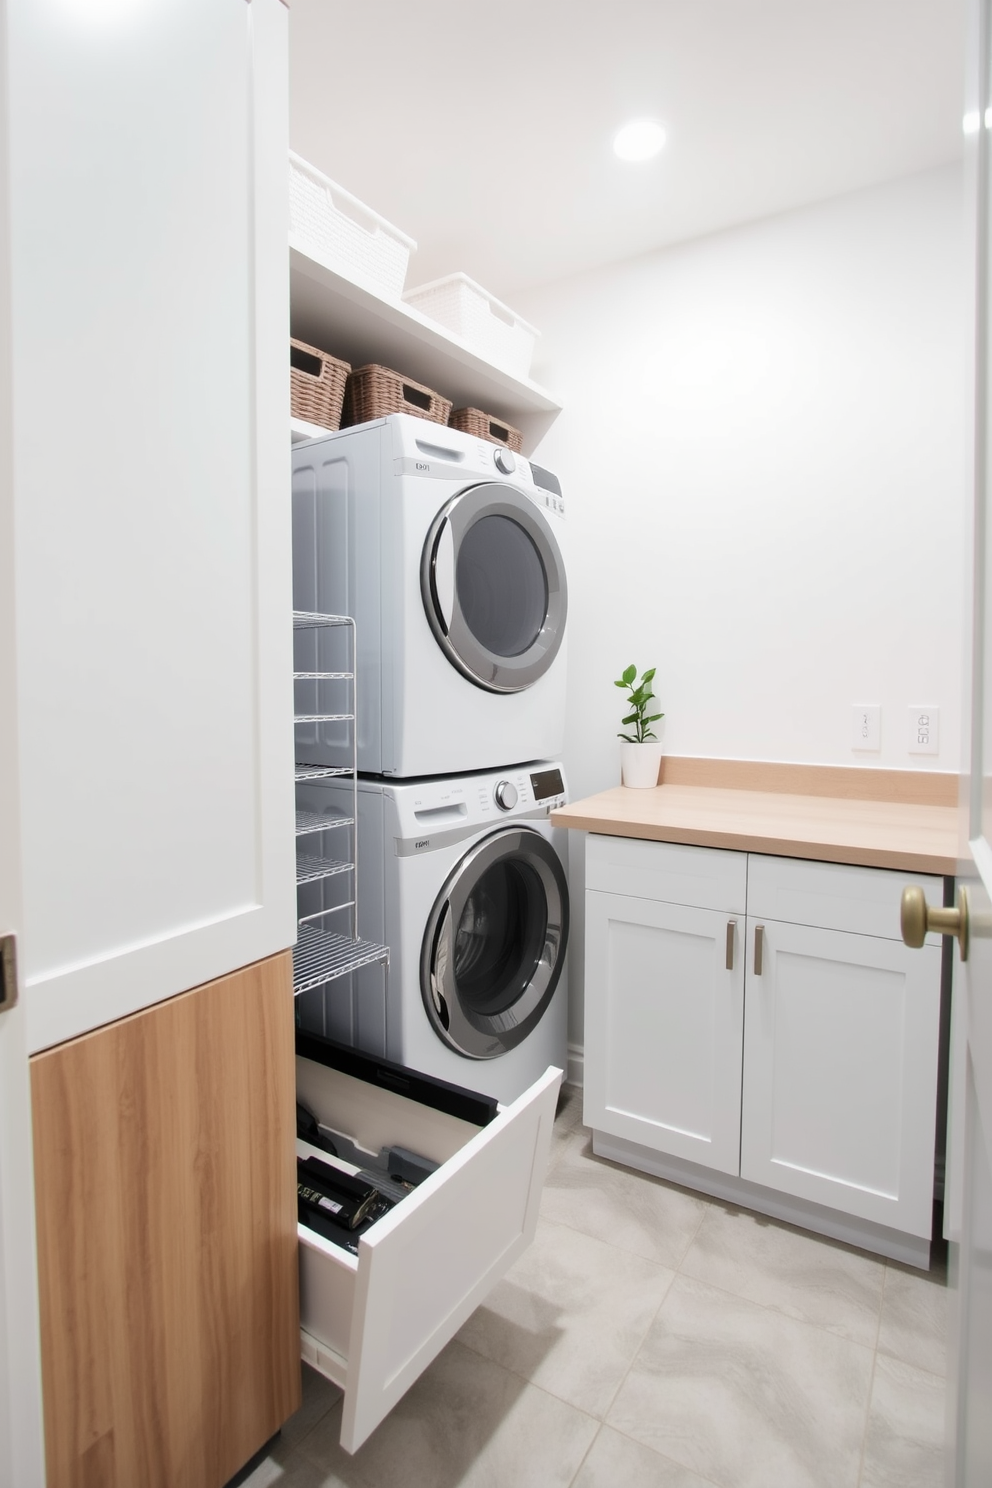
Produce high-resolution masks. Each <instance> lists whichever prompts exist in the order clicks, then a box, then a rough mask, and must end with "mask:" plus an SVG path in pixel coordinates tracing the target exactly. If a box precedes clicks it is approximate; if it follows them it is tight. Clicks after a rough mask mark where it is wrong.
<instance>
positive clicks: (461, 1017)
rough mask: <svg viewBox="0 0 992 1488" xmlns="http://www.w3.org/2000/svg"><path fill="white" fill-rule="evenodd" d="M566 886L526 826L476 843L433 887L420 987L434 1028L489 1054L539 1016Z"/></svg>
mask: <svg viewBox="0 0 992 1488" xmlns="http://www.w3.org/2000/svg"><path fill="white" fill-rule="evenodd" d="M567 940H568V887H567V884H566V882H565V874H564V872H563V870H562V866H561V861H560V859H559V857H558V854H557V853H556V852H555V850H554V848H553V847H552V846H551V844H550V842H549V841H548V839H547V838H546V837H543V836H542V835H541V833H540V832H535V831H534V830H533V828H531V827H505V828H502V829H501V830H500V831H498V832H495V833H494V834H493V835H492V836H491V837H485V838H483V839H482V841H481V842H478V843H476V844H475V846H474V847H472V848H471V849H470V850H469V851H468V852H467V853H466V854H465V856H464V857H463V858H462V859H461V861H460V862H459V863H458V865H457V867H456V868H455V869H454V871H453V872H452V873H451V875H450V876H449V878H448V880H447V882H446V883H445V885H444V888H443V889H442V890H441V893H440V894H439V895H438V897H437V899H436V901H435V903H434V908H433V910H432V911H431V917H430V919H429V921H428V924H427V929H426V932H425V934H424V943H423V951H422V954H421V975H420V990H421V994H422V996H423V1000H424V1007H425V1008H426V1009H427V1016H428V1018H429V1019H430V1021H431V1025H432V1027H433V1028H434V1031H435V1033H436V1034H437V1036H438V1038H440V1039H441V1040H442V1042H443V1043H445V1044H447V1045H448V1047H449V1048H451V1049H454V1050H455V1052H456V1053H458V1054H464V1055H466V1056H467V1057H468V1058H469V1059H495V1058H497V1057H498V1056H499V1055H500V1054H505V1053H506V1052H507V1050H509V1049H513V1048H514V1047H515V1046H516V1045H517V1044H519V1043H521V1042H522V1041H523V1040H524V1039H525V1038H526V1037H527V1035H528V1034H529V1033H531V1032H532V1030H533V1029H534V1028H535V1027H536V1026H537V1024H538V1022H539V1021H540V1019H541V1017H542V1016H543V1014H544V1012H545V1010H546V1009H547V1006H548V1004H549V1003H550V1001H551V998H552V996H553V995H554V991H555V988H556V986H557V985H558V979H559V977H560V976H561V970H562V962H563V958H564V955H565V945H566V942H567Z"/></svg>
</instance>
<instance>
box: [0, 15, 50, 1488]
mask: <svg viewBox="0 0 992 1488" xmlns="http://www.w3.org/2000/svg"><path fill="white" fill-rule="evenodd" d="M7 138H8V133H7V8H6V4H5V0H0V140H4V141H6V140H7ZM8 206H9V193H8V157H7V153H6V149H5V148H4V149H3V150H0V937H3V938H4V940H3V945H5V947H6V949H7V952H8V954H7V955H6V956H4V955H3V949H2V948H0V964H2V973H0V976H2V982H0V1008H2V1011H0V1485H3V1488H7V1485H8V1484H10V1485H15V1484H16V1485H17V1488H22V1485H23V1488H41V1484H42V1483H43V1482H44V1456H43V1447H42V1426H41V1362H40V1351H39V1346H38V1284H37V1270H36V1265H35V1238H34V1191H33V1186H32V1173H31V1102H30V1092H29V1086H28V1053H27V1037H26V1031H25V1026H24V1025H25V1016H24V1005H23V1003H22V1002H21V1001H20V1000H19V987H18V981H17V975H16V967H15V964H14V962H15V959H16V957H15V956H12V955H11V954H10V951H11V949H12V947H13V945H14V944H15V943H16V940H15V938H16V937H17V936H18V935H19V933H20V930H21V863H20V831H19V802H18V787H19V781H20V774H19V770H18V750H17V712H16V706H15V703H16V697H17V690H16V671H15V667H16V658H15V650H14V562H13V546H14V545H13V519H14V502H13V484H12V472H11V462H10V426H11V376H10V366H11V357H10V259H9V251H8V245H9V237H8Z"/></svg>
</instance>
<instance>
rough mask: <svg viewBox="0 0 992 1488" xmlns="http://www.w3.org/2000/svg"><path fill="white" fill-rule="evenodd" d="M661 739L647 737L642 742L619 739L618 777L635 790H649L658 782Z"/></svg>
mask: <svg viewBox="0 0 992 1488" xmlns="http://www.w3.org/2000/svg"><path fill="white" fill-rule="evenodd" d="M661 752H662V750H661V740H660V739H647V740H646V741H645V742H644V743H643V744H628V743H626V742H625V741H624V740H623V739H621V741H620V779H621V780H622V782H623V784H624V785H629V786H633V787H634V789H635V790H650V789H651V787H652V786H655V785H657V784H658V771H659V770H660V768H661Z"/></svg>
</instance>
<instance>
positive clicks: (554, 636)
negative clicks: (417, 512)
mask: <svg viewBox="0 0 992 1488" xmlns="http://www.w3.org/2000/svg"><path fill="white" fill-rule="evenodd" d="M497 493H498V494H497ZM480 501H481V502H482V504H481V505H480V504H479V503H480ZM484 516H501V517H506V518H507V519H508V520H509V521H511V522H515V523H516V524H517V525H518V526H519V527H521V528H522V529H523V531H524V532H525V533H526V534H527V536H528V537H529V538H530V540H531V542H532V543H533V544H534V547H535V549H536V550H537V554H538V557H539V558H540V561H541V564H542V567H543V569H544V574H545V579H546V582H547V586H548V600H547V609H546V612H545V616H544V623H543V624H542V626H541V629H540V631H539V632H538V634H537V636H536V638H535V640H534V641H533V643H532V644H531V645H530V646H529V647H528V648H527V650H526V651H524V652H522V653H521V654H520V655H519V656H499V655H497V654H496V653H494V652H492V651H490V650H488V649H487V647H485V646H483V645H482V644H481V642H479V641H478V640H477V639H476V637H475V636H474V634H473V633H472V631H471V629H470V628H469V626H468V623H467V621H466V619H465V616H464V614H463V613H462V608H461V605H460V603H459V600H458V587H457V584H454V585H453V594H452V611H451V616H450V618H446V617H445V616H444V614H443V613H442V608H441V602H440V598H439V595H438V589H437V556H438V548H439V545H440V541H441V538H442V536H443V534H444V530H445V528H446V527H448V526H450V529H451V534H452V544H453V548H454V553H455V571H456V572H457V553H458V546H459V543H460V542H461V539H462V538H463V537H464V536H465V534H466V533H467V532H468V531H469V529H470V528H471V527H472V526H474V524H475V523H476V522H477V521H479V520H480V518H482V517H484ZM420 587H421V594H422V596H423V601H424V609H425V611H426V613H427V619H428V621H429V622H430V627H431V630H432V631H433V632H434V637H435V639H436V640H437V643H438V645H439V646H440V647H441V649H442V651H443V652H444V654H445V656H447V658H448V660H449V661H450V662H451V664H452V665H453V666H455V667H457V669H458V671H460V672H461V673H462V675H463V676H465V677H467V678H468V679H469V681H470V682H474V683H475V685H476V686H477V687H482V688H484V689H485V690H486V691H487V692H499V693H511V692H522V691H523V690H524V689H525V688H527V687H532V686H533V685H534V683H535V682H537V681H539V679H540V678H541V677H543V676H544V674H545V673H546V672H547V671H548V669H549V667H550V666H551V664H552V662H553V661H554V659H555V657H556V656H557V654H558V651H559V649H560V647H561V643H562V640H563V638H564V634H565V620H566V616H567V613H568V586H567V583H566V579H565V567H564V564H563V562H562V558H561V552H560V549H559V547H558V543H557V541H556V540H555V535H554V533H553V532H552V530H551V527H550V526H549V525H548V522H547V520H546V518H545V517H544V516H543V515H542V514H541V512H540V511H539V509H538V508H537V507H536V506H535V504H534V502H533V501H531V500H530V498H529V497H528V496H525V495H524V494H523V493H522V492H520V491H516V490H514V488H513V487H512V486H507V485H502V484H500V483H499V482H487V483H486V484H485V485H481V486H469V487H468V488H467V489H466V490H464V491H460V492H459V493H458V495H457V496H453V497H452V498H451V499H450V501H447V502H446V503H445V505H444V506H443V507H442V508H441V510H440V511H439V512H438V514H437V516H436V517H435V518H434V521H433V522H432V523H431V527H430V531H429V532H428V534H427V540H426V542H425V543H424V550H423V554H422V556H421V562H420Z"/></svg>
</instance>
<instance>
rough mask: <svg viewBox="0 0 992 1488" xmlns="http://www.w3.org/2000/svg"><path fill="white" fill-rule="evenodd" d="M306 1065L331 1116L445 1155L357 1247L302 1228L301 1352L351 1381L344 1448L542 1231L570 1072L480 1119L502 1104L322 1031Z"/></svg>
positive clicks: (377, 1138)
mask: <svg viewBox="0 0 992 1488" xmlns="http://www.w3.org/2000/svg"><path fill="white" fill-rule="evenodd" d="M342 1066H343V1067H342ZM296 1067H297V1098H298V1099H299V1100H300V1101H301V1102H302V1103H303V1104H304V1105H305V1106H306V1107H307V1108H308V1109H309V1110H310V1111H311V1112H312V1113H313V1114H314V1115H315V1116H316V1117H317V1118H318V1120H319V1121H320V1123H321V1124H323V1125H327V1126H329V1127H333V1128H336V1129H338V1130H340V1131H347V1132H349V1133H350V1134H351V1135H352V1136H353V1137H354V1139H355V1141H356V1142H357V1143H358V1144H359V1145H360V1146H361V1147H363V1148H365V1149H366V1150H367V1151H369V1152H378V1151H379V1149H380V1148H381V1147H383V1146H390V1145H392V1144H400V1145H402V1146H403V1147H406V1148H409V1149H411V1150H413V1151H415V1152H418V1153H420V1154H422V1155H423V1156H424V1157H428V1158H430V1159H431V1160H432V1161H434V1162H437V1163H440V1164H441V1166H440V1167H439V1168H438V1169H437V1171H436V1172H434V1173H432V1174H431V1175H430V1177H428V1178H426V1179H425V1180H424V1181H423V1182H422V1183H421V1184H420V1185H419V1187H418V1188H416V1189H415V1190H414V1191H413V1192H412V1193H410V1194H409V1195H408V1196H407V1197H406V1198H405V1199H403V1200H402V1201H401V1202H400V1203H399V1204H397V1205H396V1207H395V1208H394V1209H392V1210H391V1211H390V1212H389V1213H388V1214H387V1215H385V1216H384V1217H383V1218H382V1219H380V1220H379V1221H378V1222H377V1223H375V1224H374V1225H372V1226H371V1228H369V1229H368V1230H366V1231H365V1233H364V1234H362V1235H361V1236H360V1238H359V1240H358V1254H357V1256H356V1255H355V1254H353V1253H352V1252H351V1251H349V1250H348V1249H347V1248H346V1246H345V1245H343V1244H338V1243H336V1242H335V1241H333V1240H327V1239H325V1238H324V1237H323V1236H322V1235H320V1234H317V1233H316V1232H315V1231H314V1230H312V1229H310V1228H308V1227H307V1226H306V1225H304V1224H300V1225H299V1240H300V1324H301V1342H302V1354H303V1358H304V1359H305V1360H306V1361H307V1363H308V1364H311V1365H312V1366H313V1367H314V1368H315V1369H317V1370H319V1371H320V1373H321V1374H324V1375H326V1376H327V1377H328V1378H329V1379H331V1380H333V1381H334V1382H335V1383H336V1384H338V1385H340V1386H341V1387H342V1389H343V1390H344V1415H343V1419H342V1423H341V1445H342V1446H343V1447H344V1449H345V1451H347V1452H355V1451H357V1450H358V1448H359V1447H360V1446H361V1445H362V1443H363V1442H364V1441H365V1439H366V1438H367V1437H368V1436H369V1435H370V1433H371V1432H372V1431H374V1430H375V1428H376V1426H377V1425H378V1424H379V1422H380V1421H381V1420H382V1419H383V1417H384V1416H386V1415H387V1414H388V1413H389V1411H390V1410H391V1409H392V1408H393V1406H394V1405H395V1404H396V1402H397V1401H398V1400H399V1399H400V1397H401V1396H402V1395H403V1394H404V1393H405V1392H406V1391H407V1390H408V1389H409V1388H410V1386H411V1385H412V1384H413V1382H414V1380H416V1379H417V1378H418V1376H419V1375H420V1374H421V1373H422V1372H423V1370H424V1369H426V1367H427V1365H428V1364H430V1362H431V1361H432V1360H433V1359H434V1358H435V1357H436V1356H437V1354H439V1353H440V1351H441V1349H442V1348H443V1347H444V1345H445V1344H446V1343H447V1342H448V1341H449V1339H451V1338H452V1337H453V1336H454V1334H455V1333H456V1332H457V1331H458V1329H459V1328H460V1327H461V1325H462V1323H463V1322H464V1321H465V1320H466V1318H467V1317H469V1315H470V1314H471V1313H472V1312H473V1311H474V1310H475V1308H476V1307H477V1306H478V1305H479V1303H480V1302H481V1301H482V1300H483V1298H484V1297H485V1296H486V1294H487V1292H488V1291H489V1290H490V1288H491V1287H492V1286H493V1285H494V1284H495V1282H497V1281H498V1280H499V1278H500V1277H501V1276H502V1275H503V1273H504V1272H505V1271H506V1270H507V1269H508V1268H509V1267H510V1266H511V1265H512V1264H513V1262H514V1261H515V1260H516V1259H517V1257H518V1256H519V1255H520V1254H521V1253H522V1252H523V1251H524V1250H525V1249H526V1248H527V1246H528V1245H529V1244H530V1242H531V1240H532V1239H533V1238H534V1231H535V1228H536V1226H537V1215H538V1205H539V1203H540V1198H541V1190H542V1188H543V1186H544V1178H545V1174H546V1172H547V1166H548V1151H549V1146H550V1142H551V1128H552V1124H553V1121H554V1114H555V1105H556V1101H557V1096H558V1087H559V1084H560V1083H561V1071H560V1070H557V1069H553V1068H552V1069H548V1070H547V1071H546V1073H545V1074H544V1075H542V1076H541V1078H540V1079H539V1080H537V1081H536V1082H535V1083H534V1084H533V1085H532V1086H531V1087H530V1089H529V1090H527V1091H525V1093H524V1094H523V1095H522V1096H521V1097H520V1098H519V1100H516V1101H514V1103H513V1104H512V1105H511V1106H507V1107H505V1108H501V1109H499V1110H498V1111H497V1112H496V1114H495V1115H492V1117H491V1119H490V1120H489V1121H488V1124H487V1125H484V1126H481V1127H480V1126H479V1125H478V1124H476V1121H474V1120H473V1119H471V1118H472V1117H473V1115H475V1112H477V1111H479V1110H482V1111H483V1114H482V1116H481V1119H482V1120H486V1118H487V1116H489V1115H490V1114H491V1103H490V1111H488V1112H486V1111H485V1110H484V1107H485V1104H486V1103H485V1102H484V1101H483V1100H482V1099H481V1098H479V1100H478V1101H476V1100H475V1099H474V1098H473V1097H472V1096H471V1095H470V1094H469V1093H467V1092H459V1091H457V1090H456V1088H455V1087H453V1086H446V1085H444V1084H443V1083H442V1082H440V1081H430V1080H427V1079H426V1078H425V1077H422V1076H417V1075H414V1074H413V1073H412V1072H406V1071H402V1070H400V1069H398V1068H397V1067H396V1066H394V1065H389V1064H385V1063H384V1062H383V1061H381V1060H379V1061H377V1060H373V1059H368V1058H366V1057H365V1056H363V1055H357V1054H355V1053H354V1052H353V1051H351V1050H346V1051H341V1050H340V1049H339V1047H338V1046H336V1045H334V1044H327V1043H325V1041H324V1040H323V1039H319V1038H316V1037H312V1036H310V1035H306V1034H300V1035H298V1040H297V1061H296ZM390 1086H392V1087H393V1088H389V1087H390ZM404 1089H405V1090H406V1093H401V1091H402V1090H404ZM459 1096H461V1097H462V1099H461V1100H460V1101H459V1099H458V1097H459ZM473 1106H474V1107H475V1112H474V1111H473ZM457 1111H462V1112H463V1114H453V1113H454V1112H457ZM467 1118H468V1119H467ZM477 1119H478V1118H477ZM298 1151H299V1153H300V1155H302V1156H306V1155H307V1154H309V1153H311V1152H313V1151H314V1149H313V1148H311V1147H309V1146H308V1145H307V1144H306V1143H302V1142H301V1143H298Z"/></svg>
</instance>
